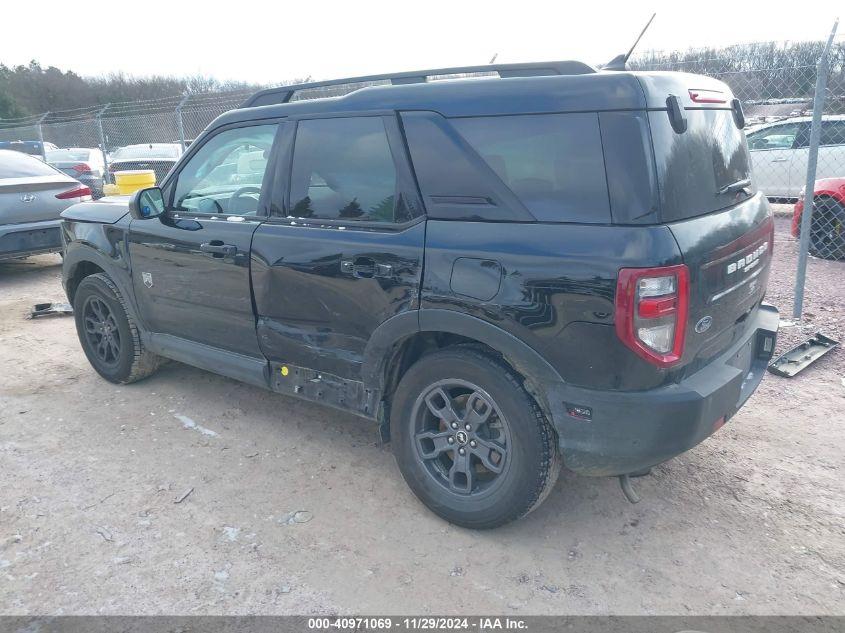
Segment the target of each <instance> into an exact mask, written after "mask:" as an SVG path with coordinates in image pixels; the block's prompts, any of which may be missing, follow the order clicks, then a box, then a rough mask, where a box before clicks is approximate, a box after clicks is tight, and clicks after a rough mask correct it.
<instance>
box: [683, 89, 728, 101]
mask: <svg viewBox="0 0 845 633" xmlns="http://www.w3.org/2000/svg"><path fill="white" fill-rule="evenodd" d="M689 98H690V99H691V100H692V102H693V103H727V102H728V101H727V99H726V98H725V93H723V92H719V91H718V90H692V89H691V90H690V91H689Z"/></svg>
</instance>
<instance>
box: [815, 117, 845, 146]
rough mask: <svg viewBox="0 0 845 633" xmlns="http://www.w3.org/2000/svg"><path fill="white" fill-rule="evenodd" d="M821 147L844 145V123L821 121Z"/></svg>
mask: <svg viewBox="0 0 845 633" xmlns="http://www.w3.org/2000/svg"><path fill="white" fill-rule="evenodd" d="M820 142H821V144H822V145H845V121H822V135H821V141H820Z"/></svg>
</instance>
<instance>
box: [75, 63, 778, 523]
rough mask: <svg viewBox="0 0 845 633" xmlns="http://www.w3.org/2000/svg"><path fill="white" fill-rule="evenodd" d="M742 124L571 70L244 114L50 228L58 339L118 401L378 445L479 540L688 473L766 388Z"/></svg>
mask: <svg viewBox="0 0 845 633" xmlns="http://www.w3.org/2000/svg"><path fill="white" fill-rule="evenodd" d="M481 72H483V73H485V74H492V73H496V74H498V77H497V78H492V77H485V78H479V77H466V75H468V74H469V75H471V74H478V73H481ZM455 74H463V75H465V76H464V77H463V78H458V79H454V80H449V81H435V80H431V78H432V76H437V75H441V76H442V75H452V76H453V77H454V75H455ZM325 90H335V91H338V90H340V91H343V92H346V93H347V94H345V95H344V96H340V97H333V98H319V97H320V95H321V91H325ZM315 96H316V97H318V98H312V97H315ZM743 125H744V117H743V114H742V109H741V107H740V104H739V102H738V101H737V100H735V99H733V97H732V95H731V93H730V90H729V88H728V87H727V86H726V85H725V84H723V83H720V82H718V81H715V80H713V79H709V78H707V77H702V76H696V75H686V74H679V73H658V72H627V71H620V72H615V71H597V70H595V69H594V68H592V67H590V66H588V65H586V64H582V63H579V62H554V63H542V64H540V63H538V64H509V65H498V66H483V67H475V68H459V69H440V70H432V71H423V72H417V73H401V74H396V75H389V76H377V77H365V78H355V79H345V80H337V81H332V82H323V83H320V84H304V85H299V86H285V87H282V88H275V89H270V90H264V91H261V92H258V93H257V94H255V95H254V96H252V97H251V98H249V99H248V100H247V101H246V102H245V103H244V104H243V105H242V107H240V108H238V109H236V110H233V111H231V112H228V113H226V114H224V115H222V116H220V117H219V118H217V119H216V120H215V121H214V122H213V123H211V124H210V125H209V127H208V128H207V129H206V130H205V131H204V132H203V133H202V135H201V136H200V137H199V138H197V140H196V141H195V142H194V143H193V144H192V145H191V147H190V149H189V150H188V151H187V152H186V154H185V155H184V156H182V157H181V159H180V160H179V161H178V162H177V164H176V165H175V166H174V168H173V169H172V170H171V171H170V173H169V174H168V175H167V177H166V178H164V180H163V182H162V183H161V187H160V188H158V187H156V188H151V189H145V190H142V191H139V192H137V193H136V194H135V195H134V196H133V197H132V198H131V200H117V201H115V200H108V199H107V200H106V201H100V202H91V203H83V204H79V205H76V206H74V207H72V208H71V209H69V210H67V211H66V212H65V213H64V214H63V215H64V221H63V239H64V242H65V247H66V256H65V261H64V274H63V279H64V285H65V288H66V291H67V295H68V298H69V299H70V301H71V302H72V304H73V307H74V312H75V315H76V327H77V331H78V334H79V339H80V342H81V344H82V347H83V349H84V351H85V354H86V355H87V357H88V359H89V360H90V362H91V364H92V365H93V367H94V369H95V370H96V371H97V372H99V373H100V374H101V375H102V376H103V377H104V378H106V379H107V380H110V381H112V382H115V383H129V382H133V381H136V380H139V379H141V378H144V377H146V376H148V375H150V374H151V373H152V372H153V371H155V369H156V368H157V367H158V366H159V363H160V361H161V360H162V359H164V358H167V359H174V360H177V361H181V362H184V363H189V364H191V365H194V366H196V367H200V368H203V369H207V370H210V371H214V372H217V373H220V374H223V375H226V376H229V377H232V378H235V379H238V380H242V381H245V382H248V383H251V384H254V385H259V386H261V387H264V388H267V389H271V390H273V391H276V392H279V393H281V394H286V395H289V396H296V397H299V398H304V399H307V400H311V401H314V402H320V403H324V404H327V405H330V406H333V407H337V408H340V409H343V410H346V411H351V412H353V413H356V414H358V415H360V416H362V417H364V418H369V419H371V420H373V421H376V422H377V423H378V425H379V429H380V431H381V435H382V438H383V439H385V440H387V439H390V440H391V442H392V444H393V450H394V452H395V455H396V460H397V462H398V465H399V469H400V470H401V472H402V475H403V476H404V478H405V480H406V481H407V483H408V485H409V486H410V487H411V488H412V489H413V491H414V492H415V493H416V494H417V495H418V497H419V498H420V499H421V500H422V501H423V503H425V504H426V505H427V506H428V507H429V508H431V509H432V510H433V511H434V512H436V513H437V514H439V515H440V516H442V517H444V518H445V519H447V520H448V521H451V522H453V523H456V524H460V525H463V526H468V527H474V528H489V527H494V526H498V525H501V524H502V523H505V522H507V521H510V520H512V519H515V518H518V517H520V516H523V515H525V514H526V513H527V512H529V511H530V510H532V509H533V508H534V507H536V506H537V505H538V504H539V503H540V502H541V501H542V500H543V499H544V497H545V496H546V495H547V494H548V492H549V490H550V489H551V487H552V485H553V484H554V482H555V479H556V477H557V475H558V472H559V470H560V468H561V465H565V466H566V467H567V468H569V469H571V470H573V471H576V472H578V473H582V474H584V475H592V476H601V475H604V476H609V475H619V476H622V477H624V476H625V475H627V474H631V473H637V472H639V471H643V470H646V469H648V468H649V467H651V466H652V465H655V464H659V463H661V462H664V461H666V460H668V459H670V458H671V457H673V456H675V455H678V454H679V453H681V452H683V451H686V450H687V449H689V448H691V447H693V446H695V445H696V444H698V443H699V442H701V441H702V440H703V439H705V438H706V437H708V436H709V435H711V434H712V433H713V432H714V431H716V430H717V429H718V428H719V427H720V426H722V425H723V424H724V423H725V422H726V421H727V420H728V419H730V418H731V416H733V415H734V414H735V413H736V412H737V410H738V409H739V408H740V407H741V406H742V404H743V403H744V402H745V401H746V400H747V399H748V397H749V396H750V395H751V393H752V392H753V391H754V389H755V388H756V387H757V385H758V384H759V382H760V380H761V378H762V376H763V373H764V369H765V367H766V364H767V362H768V360H769V359H770V357H771V355H772V352H773V350H774V345H775V336H776V332H777V323H778V313H777V311H776V310H775V309H774V308H773V307H771V306H768V305H766V304H764V303H763V302H762V301H763V296H764V293H765V288H766V282H767V278H768V275H769V268H770V261H771V256H772V246H773V240H772V237H773V221H772V217H771V212H770V210H769V207H768V203H767V202H766V199H765V198H764V197H763V196H762V195H761V194H760V193H758V192H757V191H756V189H755V187H754V185H753V183H752V180H751V176H750V173H749V157H748V149H747V145H746V141H745V137H744V134H743V132H742V128H743Z"/></svg>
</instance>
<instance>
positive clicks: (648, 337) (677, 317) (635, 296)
mask: <svg viewBox="0 0 845 633" xmlns="http://www.w3.org/2000/svg"><path fill="white" fill-rule="evenodd" d="M688 314H689V269H688V268H687V267H686V266H685V265H683V264H681V265H678V266H664V267H661V268H622V269H621V270H620V271H619V278H618V281H617V285H616V334H617V336H618V337H619V338H620V340H621V341H622V342H623V343H625V345H627V346H628V347H630V348H631V349H632V350H633V351H634V352H636V353H637V355H638V356H640V357H641V358H644V359H645V360H647V361H648V362H650V363H652V364H654V365H657V366H658V367H669V366H671V365H674V364H675V363H677V362H678V361H679V360H680V359H681V356H683V353H684V338H685V334H686V332H685V330H686V324H687V315H688Z"/></svg>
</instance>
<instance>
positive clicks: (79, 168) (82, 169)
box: [71, 163, 91, 174]
mask: <svg viewBox="0 0 845 633" xmlns="http://www.w3.org/2000/svg"><path fill="white" fill-rule="evenodd" d="M71 169H72V170H73V171H75V172H76V173H77V174H90V173H91V165H89V164H88V163H79V164H78V165H74V166H73V167H71Z"/></svg>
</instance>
